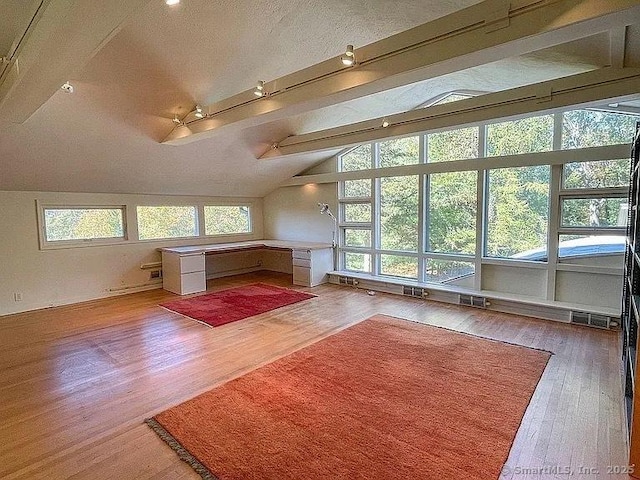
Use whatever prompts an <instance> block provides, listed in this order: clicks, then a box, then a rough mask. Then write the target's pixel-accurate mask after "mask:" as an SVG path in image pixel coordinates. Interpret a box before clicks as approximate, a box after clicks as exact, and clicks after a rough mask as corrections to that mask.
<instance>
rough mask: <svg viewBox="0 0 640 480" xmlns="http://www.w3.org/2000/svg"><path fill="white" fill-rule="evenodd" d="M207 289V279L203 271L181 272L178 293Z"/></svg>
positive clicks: (183, 293)
mask: <svg viewBox="0 0 640 480" xmlns="http://www.w3.org/2000/svg"><path fill="white" fill-rule="evenodd" d="M206 289H207V279H206V278H205V275H204V272H192V273H183V274H182V275H180V294H181V295H186V294H188V293H196V292H204V291H205V290H206Z"/></svg>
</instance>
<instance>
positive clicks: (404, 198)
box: [380, 175, 418, 252]
mask: <svg viewBox="0 0 640 480" xmlns="http://www.w3.org/2000/svg"><path fill="white" fill-rule="evenodd" d="M380 233H381V237H380V242H381V247H382V248H383V249H384V250H406V251H414V252H415V251H417V250H418V176H417V175H411V176H404V177H386V178H381V179H380Z"/></svg>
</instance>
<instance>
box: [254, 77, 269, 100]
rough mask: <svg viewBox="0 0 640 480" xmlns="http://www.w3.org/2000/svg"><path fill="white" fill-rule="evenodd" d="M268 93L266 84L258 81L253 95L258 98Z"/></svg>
mask: <svg viewBox="0 0 640 480" xmlns="http://www.w3.org/2000/svg"><path fill="white" fill-rule="evenodd" d="M266 93H267V92H265V91H264V82H263V81H262V80H260V81H258V84H257V85H256V89H255V90H254V91H253V94H254V95H255V96H256V97H263V96H264V95H265V94H266Z"/></svg>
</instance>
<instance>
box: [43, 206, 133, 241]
mask: <svg viewBox="0 0 640 480" xmlns="http://www.w3.org/2000/svg"><path fill="white" fill-rule="evenodd" d="M123 210H124V209H123V208H45V209H44V230H45V239H46V241H47V242H60V241H66V240H91V239H99V238H124V220H123Z"/></svg>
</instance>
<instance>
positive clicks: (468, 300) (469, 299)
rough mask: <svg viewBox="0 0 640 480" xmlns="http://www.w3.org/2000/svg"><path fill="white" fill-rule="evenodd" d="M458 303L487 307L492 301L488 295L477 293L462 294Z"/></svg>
mask: <svg viewBox="0 0 640 480" xmlns="http://www.w3.org/2000/svg"><path fill="white" fill-rule="evenodd" d="M458 303H459V304H460V305H466V306H468V307H477V308H487V306H489V305H490V303H489V302H488V301H487V299H486V297H479V296H476V295H464V294H460V295H459V297H458Z"/></svg>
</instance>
